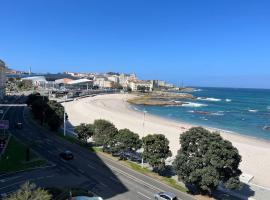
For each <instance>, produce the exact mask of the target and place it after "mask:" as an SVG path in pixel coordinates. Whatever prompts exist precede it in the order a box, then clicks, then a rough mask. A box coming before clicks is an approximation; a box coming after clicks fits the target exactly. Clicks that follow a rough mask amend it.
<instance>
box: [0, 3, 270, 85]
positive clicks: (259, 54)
mask: <svg viewBox="0 0 270 200" xmlns="http://www.w3.org/2000/svg"><path fill="white" fill-rule="evenodd" d="M0 8H1V12H0V26H1V29H0V59H2V60H3V61H5V62H6V64H7V65H8V66H9V67H12V68H14V69H18V70H28V68H29V67H31V68H32V71H34V72H50V73H56V72H63V71H73V72H108V71H115V72H125V73H131V72H135V73H136V74H137V75H138V76H139V77H140V78H141V79H161V80H166V81H168V82H172V83H174V84H181V82H182V81H183V82H184V84H185V85H192V86H217V87H249V88H270V81H269V80H270V12H269V10H270V1H262V0H256V1H255V0H218V1H217V0H212V1H210V0H204V1H201V0H175V1H174V0H170V1H166V0H163V1H161V0H31V1H30V0H24V1H21V0H17V1H15V0H1V1H0Z"/></svg>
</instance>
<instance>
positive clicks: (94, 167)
mask: <svg viewBox="0 0 270 200" xmlns="http://www.w3.org/2000/svg"><path fill="white" fill-rule="evenodd" d="M88 167H90V168H91V169H96V168H95V167H93V166H92V165H89V164H88Z"/></svg>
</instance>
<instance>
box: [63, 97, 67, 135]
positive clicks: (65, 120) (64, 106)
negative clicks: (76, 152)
mask: <svg viewBox="0 0 270 200" xmlns="http://www.w3.org/2000/svg"><path fill="white" fill-rule="evenodd" d="M66 100H67V95H66V96H65V101H64V103H63V104H64V106H63V107H64V136H66V108H65V102H66Z"/></svg>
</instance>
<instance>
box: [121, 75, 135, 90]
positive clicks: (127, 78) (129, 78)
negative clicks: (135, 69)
mask: <svg viewBox="0 0 270 200" xmlns="http://www.w3.org/2000/svg"><path fill="white" fill-rule="evenodd" d="M132 80H137V76H136V74H134V73H133V74H123V73H122V74H120V75H119V83H120V85H122V86H123V87H127V86H128V84H129V83H128V82H129V81H132Z"/></svg>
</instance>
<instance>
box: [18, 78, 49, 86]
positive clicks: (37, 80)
mask: <svg viewBox="0 0 270 200" xmlns="http://www.w3.org/2000/svg"><path fill="white" fill-rule="evenodd" d="M21 80H22V81H23V80H30V81H32V84H33V86H41V87H45V85H46V83H47V80H46V78H45V76H31V77H25V78H22V79H21Z"/></svg>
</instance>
